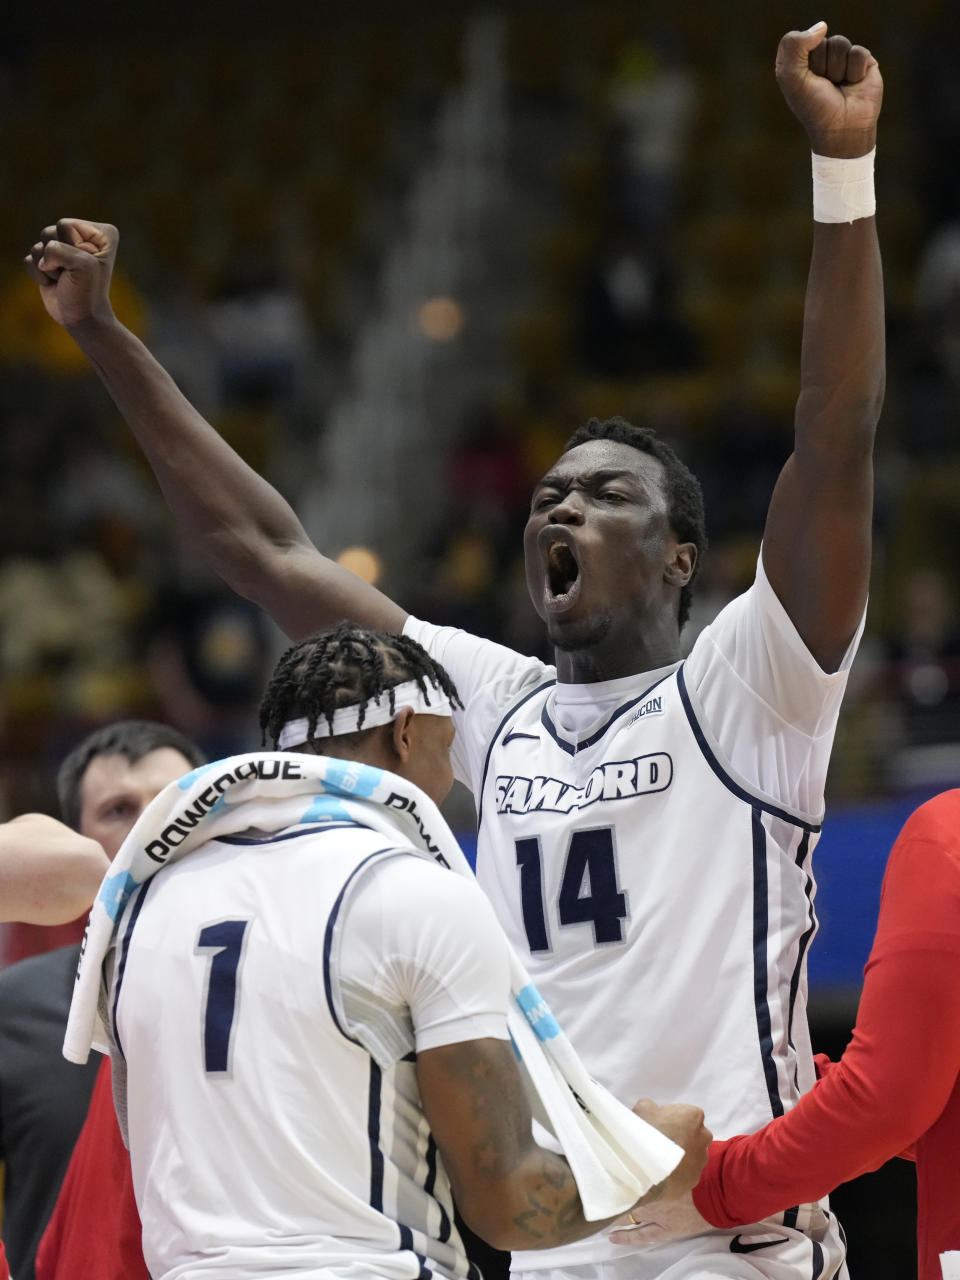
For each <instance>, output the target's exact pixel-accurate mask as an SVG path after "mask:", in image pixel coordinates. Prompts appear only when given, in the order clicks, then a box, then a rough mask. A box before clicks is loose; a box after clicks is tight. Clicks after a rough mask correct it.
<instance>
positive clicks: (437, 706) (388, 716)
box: [277, 680, 453, 751]
mask: <svg viewBox="0 0 960 1280" xmlns="http://www.w3.org/2000/svg"><path fill="white" fill-rule="evenodd" d="M391 693H392V694H393V710H392V711H391V710H390V695H391ZM407 707H409V708H410V710H411V711H414V712H416V713H417V714H419V715H428V716H449V715H452V714H453V708H452V707H451V706H450V699H449V698H448V697H447V696H446V694H445V693H444V692H443V690H442V689H438V688H437V687H436V685H433V684H431V686H430V700H429V701H428V700H427V698H426V696H425V695H424V693H423V691H422V690H421V688H420V686H419V685H418V684H417V682H416V680H407V681H405V682H404V683H403V684H397V685H394V686H393V688H392V689H384V691H383V692H382V693H381V694H379V695H378V697H376V698H370V699H369V701H367V702H354V703H352V704H351V705H350V706H347V707H337V709H336V711H334V713H333V725H332V727H331V725H330V722H329V721H328V720H327V717H326V716H320V717H319V719H318V720H317V723H316V727H315V728H314V730H313V734H312V735H311V733H310V721H309V720H308V719H307V718H306V717H305V716H304V717H303V718H302V719H300V720H290V721H288V722H287V724H285V725H284V726H283V728H282V729H281V730H280V736H279V737H278V738H277V748H278V750H280V751H286V750H287V748H288V747H294V746H299V744H300V743H301V742H307V741H308V740H309V739H310V738H311V737H314V738H331V737H338V736H339V735H340V734H341V733H356V732H357V729H358V727H359V728H361V729H375V728H376V727H377V725H381V724H390V722H391V721H392V720H395V719H396V718H397V716H398V715H399V714H400V712H401V711H403V710H404V709H405V708H407ZM361 710H362V711H363V713H364V715H363V724H362V725H359V720H360V712H361Z"/></svg>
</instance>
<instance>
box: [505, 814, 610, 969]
mask: <svg viewBox="0 0 960 1280" xmlns="http://www.w3.org/2000/svg"><path fill="white" fill-rule="evenodd" d="M515 848H516V851H517V866H518V867H519V869H520V905H521V909H522V911H523V927H524V929H525V930H526V934H527V942H528V943H529V945H530V950H531V951H549V950H550V931H549V923H548V916H547V905H546V903H545V900H544V890H543V857H542V850H541V843H540V837H539V836H528V837H527V838H526V839H524V840H517V841H515ZM628 915H629V912H628V910H627V897H626V894H625V893H624V892H623V891H622V890H621V889H620V886H619V881H618V876H617V856H616V846H615V845H614V840H613V828H612V827H595V828H592V829H591V830H588V831H574V832H573V834H572V835H571V837H570V843H569V845H568V846H567V854H566V859H565V861H564V865H563V875H562V877H561V879H560V892H559V894H558V897H557V916H556V918H557V921H558V923H559V924H560V925H561V926H566V925H577V924H580V925H582V924H590V925H592V926H593V940H594V942H596V943H598V944H599V943H609V942H622V941H623V938H624V932H623V921H624V920H625V919H627V917H628Z"/></svg>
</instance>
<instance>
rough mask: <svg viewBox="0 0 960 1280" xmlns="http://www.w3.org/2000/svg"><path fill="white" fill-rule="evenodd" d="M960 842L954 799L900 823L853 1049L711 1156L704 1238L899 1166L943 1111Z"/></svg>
mask: <svg viewBox="0 0 960 1280" xmlns="http://www.w3.org/2000/svg"><path fill="white" fill-rule="evenodd" d="M947 797H952V798H954V799H953V800H952V805H951V806H950V807H949V812H948V813H947V814H946V815H944V814H943V813H941V811H940V809H942V807H943V806H940V808H938V807H937V805H938V801H944V800H946V799H947ZM931 808H934V809H935V810H936V812H935V813H933V814H929V813H926V812H925V811H927V810H930V809H931ZM944 817H946V818H949V819H951V821H942V820H941V819H942V818H944ZM930 819H935V820H933V821H931V820H930ZM958 833H960V792H949V793H947V796H946V797H944V796H941V797H937V799H936V800H934V801H931V802H930V804H928V805H925V806H923V807H922V808H921V809H920V810H918V811H917V813H916V814H914V815H913V817H912V818H911V820H910V821H909V822H908V823H907V826H906V827H905V828H904V830H903V832H902V833H901V835H900V837H899V839H898V840H897V843H896V844H895V845H894V847H893V851H892V852H891V855H890V860H889V863H888V865H887V872H886V876H885V878H884V889H883V897H882V900H881V905H880V919H879V922H878V925H877V934H876V938H875V939H874V946H873V950H872V952H871V955H870V960H869V962H868V964H867V968H866V974H865V980H864V986H863V994H862V996H861V999H860V1008H859V1011H858V1014H857V1025H856V1027H855V1029H854V1033H853V1039H852V1041H851V1043H850V1045H849V1046H848V1048H847V1050H846V1052H845V1053H844V1055H843V1057H842V1059H841V1060H840V1062H839V1063H836V1064H834V1065H833V1066H832V1067H831V1069H830V1070H829V1071H827V1072H826V1073H825V1074H824V1076H823V1078H822V1079H820V1080H818V1082H817V1083H816V1085H815V1086H814V1087H813V1089H811V1090H810V1092H809V1093H807V1094H805V1095H804V1097H803V1098H801V1099H800V1101H799V1103H798V1104H797V1106H796V1107H794V1108H793V1110H792V1111H789V1112H788V1113H787V1114H786V1115H785V1116H781V1117H779V1118H778V1119H776V1120H773V1121H771V1123H770V1124H768V1125H766V1126H765V1128H763V1129H761V1130H759V1131H758V1132H757V1133H754V1134H750V1135H746V1136H744V1135H741V1136H739V1137H735V1138H730V1139H727V1140H726V1141H722V1142H715V1143H713V1144H712V1146H711V1150H710V1157H709V1160H708V1163H707V1167H706V1169H705V1170H704V1173H703V1175H702V1177H701V1179H700V1182H699V1184H698V1186H697V1187H696V1188H695V1189H694V1193H693V1198H694V1203H695V1204H696V1207H697V1209H698V1210H699V1212H700V1213H701V1214H702V1215H703V1216H704V1217H705V1218H706V1219H707V1221H708V1222H710V1223H712V1224H713V1225H714V1226H717V1227H731V1226H738V1225H741V1224H743V1223H749V1222H756V1221H758V1220H759V1219H760V1218H765V1217H768V1216H769V1215H770V1214H773V1213H778V1212H780V1211H781V1210H783V1209H786V1208H788V1207H789V1206H790V1205H794V1204H803V1203H806V1202H807V1201H811V1200H818V1199H819V1198H820V1197H821V1196H822V1195H825V1194H826V1193H827V1192H829V1191H831V1190H832V1189H833V1188H834V1187H835V1186H836V1185H837V1184H838V1183H840V1182H845V1181H847V1180H848V1179H849V1178H854V1177H857V1176H858V1175H859V1174H861V1173H865V1172H867V1171H868V1170H871V1169H876V1168H878V1167H879V1166H880V1165H881V1164H883V1163H884V1161H886V1160H888V1159H890V1158H891V1156H895V1155H898V1154H899V1153H900V1152H902V1151H903V1150H904V1148H906V1147H908V1146H909V1145H910V1144H912V1143H913V1142H914V1141H915V1140H916V1139H917V1138H918V1137H919V1136H920V1135H921V1134H922V1133H924V1132H925V1131H926V1130H927V1129H928V1128H929V1127H930V1125H931V1124H933V1122H934V1121H935V1120H936V1119H937V1117H938V1116H939V1115H940V1113H941V1112H942V1111H943V1108H944V1106H945V1105H946V1103H947V1101H948V1099H949V1097H950V1095H951V1092H952V1090H953V1089H954V1087H955V1085H956V1081H957V1073H958V1070H960V982H958V981H957V965H958V959H960V846H958V844H957V841H958V839H960V834H958ZM918 1045H925V1046H930V1047H929V1049H928V1050H927V1051H926V1052H920V1053H918V1052H917V1046H918Z"/></svg>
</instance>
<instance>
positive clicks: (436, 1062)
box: [417, 1039, 710, 1249]
mask: <svg viewBox="0 0 960 1280" xmlns="http://www.w3.org/2000/svg"><path fill="white" fill-rule="evenodd" d="M417 1079H418V1082H419V1085H420V1095H421V1098H422V1100H423V1108H424V1111H425V1113H426V1117H427V1120H428V1122H429V1124H430V1128H431V1129H432V1131H433V1136H434V1138H435V1139H436V1142H437V1147H438V1149H439V1151H440V1155H441V1157H442V1159H443V1163H444V1167H445V1168H446V1170H447V1173H448V1175H449V1177H450V1182H451V1184H452V1186H453V1193H454V1197H455V1199H456V1201H457V1204H458V1206H459V1208H460V1212H461V1213H462V1214H463V1216H464V1218H465V1219H466V1221H467V1222H468V1223H469V1225H470V1226H471V1227H472V1228H473V1230H474V1231H476V1232H477V1234H478V1235H480V1236H482V1237H483V1238H484V1239H485V1240H487V1241H488V1242H489V1243H490V1244H492V1245H494V1246H495V1247H496V1248H498V1249H548V1248H553V1247H554V1246H556V1245H560V1244H567V1243H569V1242H570V1241H573V1240H580V1239H581V1238H582V1237H584V1236H588V1235H592V1234H593V1233H594V1232H596V1231H599V1230H601V1229H602V1228H603V1227H604V1226H607V1225H609V1223H610V1222H613V1221H614V1219H607V1220H606V1221H601V1222H588V1221H587V1220H586V1219H585V1218H584V1216H583V1208H582V1205H581V1203H580V1196H579V1193H578V1191H577V1184H576V1182H575V1181H574V1178H573V1175H572V1173H571V1172H570V1166H569V1165H568V1164H567V1162H566V1160H564V1159H563V1157H562V1156H558V1155H555V1154H554V1153H553V1152H551V1151H546V1150H544V1149H543V1148H542V1147H539V1146H538V1145H537V1144H536V1142H534V1140H533V1134H532V1132H531V1118H530V1108H529V1106H528V1104H527V1100H526V1095H525V1093H524V1090H523V1083H522V1081H521V1079H520V1073H519V1071H518V1070H517V1066H516V1062H515V1060H514V1056H513V1051H512V1049H511V1048H510V1044H509V1042H508V1041H506V1040H492V1039H488V1040H471V1041H466V1042H464V1043H461V1044H452V1045H444V1046H443V1047H441V1048H437V1049H428V1050H425V1051H424V1052H422V1053H419V1054H418V1055H417ZM635 1109H636V1110H637V1111H638V1112H639V1114H641V1115H643V1117H644V1119H646V1120H648V1121H649V1122H650V1123H651V1124H655V1125H656V1126H657V1127H658V1128H660V1129H662V1130H663V1131H664V1132H665V1133H667V1134H668V1136H669V1137H671V1138H673V1140H674V1141H675V1142H678V1143H680V1145H681V1146H683V1147H684V1149H685V1150H686V1151H687V1153H688V1154H687V1156H686V1157H685V1158H684V1159H683V1160H682V1161H681V1163H680V1165H679V1166H678V1167H677V1169H676V1170H675V1171H674V1172H673V1173H672V1174H671V1175H670V1177H669V1178H668V1179H667V1180H666V1182H665V1183H663V1184H661V1185H660V1186H659V1187H655V1188H654V1189H653V1191H651V1192H650V1193H649V1194H648V1195H647V1196H645V1197H644V1200H643V1203H646V1202H647V1201H649V1200H652V1199H657V1198H660V1197H669V1196H674V1195H680V1194H682V1193H683V1192H684V1191H686V1190H687V1189H688V1188H690V1187H691V1186H693V1184H694V1183H695V1182H696V1180H697V1178H698V1177H699V1174H700V1170H701V1169H702V1168H703V1165H704V1163H705V1161H706V1153H707V1144H708V1143H709V1141H710V1134H709V1131H708V1130H707V1129H705V1128H704V1125H703V1112H702V1111H700V1109H699V1108H697V1107H687V1106H681V1105H673V1106H667V1107H657V1106H655V1104H653V1103H651V1102H647V1101H644V1102H643V1103H638V1104H637V1107H636V1108H635ZM634 1207H636V1206H634Z"/></svg>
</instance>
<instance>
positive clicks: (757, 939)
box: [752, 808, 783, 1116]
mask: <svg viewBox="0 0 960 1280" xmlns="http://www.w3.org/2000/svg"><path fill="white" fill-rule="evenodd" d="M752 827H753V1001H754V1005H755V1007H756V1011H757V1033H758V1035H759V1037H760V1058H761V1061H762V1062H763V1075H764V1079H765V1080H766V1082H767V1097H768V1098H769V1100H770V1110H771V1112H772V1113H773V1115H774V1116H782V1115H783V1102H782V1101H781V1098H780V1086H779V1082H778V1080H777V1064H776V1062H775V1061H774V1057H773V1030H772V1027H771V1022H770V1005H769V1002H768V1000H767V927H768V906H767V833H766V831H764V829H763V819H762V818H761V817H760V810H759V809H758V808H755V809H754V810H753V813H752Z"/></svg>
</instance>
